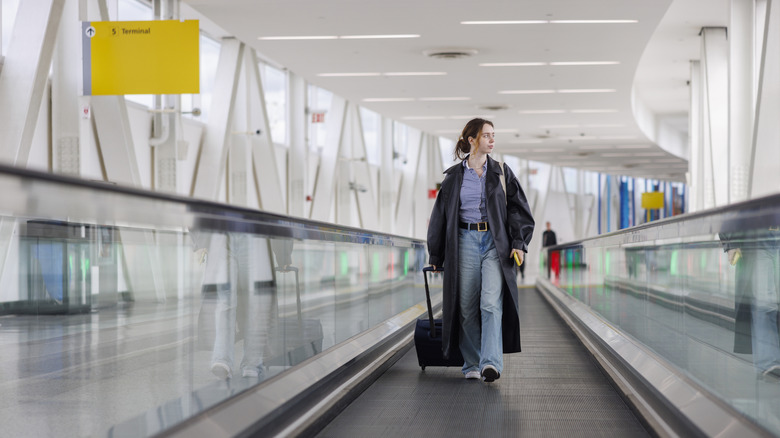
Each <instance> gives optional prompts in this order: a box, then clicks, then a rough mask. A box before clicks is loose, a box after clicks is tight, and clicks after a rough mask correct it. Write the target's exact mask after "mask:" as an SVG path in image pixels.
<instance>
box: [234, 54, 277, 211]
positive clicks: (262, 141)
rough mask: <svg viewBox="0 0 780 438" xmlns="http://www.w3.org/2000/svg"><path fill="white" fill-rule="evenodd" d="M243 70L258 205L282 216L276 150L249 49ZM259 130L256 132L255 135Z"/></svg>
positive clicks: (256, 60) (254, 61) (261, 87)
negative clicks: (245, 71)
mask: <svg viewBox="0 0 780 438" xmlns="http://www.w3.org/2000/svg"><path fill="white" fill-rule="evenodd" d="M244 57H245V58H246V60H247V61H246V62H245V66H246V68H247V84H248V88H247V96H248V99H247V107H246V111H247V114H246V121H247V125H246V128H247V132H252V130H253V129H254V130H255V132H254V133H253V134H248V135H249V136H248V137H246V138H248V139H249V142H250V144H251V149H252V161H253V163H254V166H253V172H254V180H255V184H256V185H257V191H258V197H259V199H258V205H259V207H260V208H261V209H263V210H266V211H272V212H275V213H282V214H283V213H285V212H286V208H285V203H284V202H285V201H284V193H285V192H284V190H282V187H284V186H283V185H282V181H281V179H280V177H279V168H278V167H277V164H276V151H275V148H274V144H273V141H272V139H271V124H270V123H269V122H268V113H267V110H266V108H267V107H266V106H265V92H264V91H263V83H262V81H261V80H260V71H259V67H258V65H259V63H258V59H257V56H256V55H255V52H254V51H253V50H247V51H246V53H245V54H244ZM258 131H259V132H258Z"/></svg>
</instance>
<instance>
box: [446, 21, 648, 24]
mask: <svg viewBox="0 0 780 438" xmlns="http://www.w3.org/2000/svg"><path fill="white" fill-rule="evenodd" d="M638 22H639V20H482V21H461V22H460V24H625V23H638Z"/></svg>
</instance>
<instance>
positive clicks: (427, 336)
mask: <svg viewBox="0 0 780 438" xmlns="http://www.w3.org/2000/svg"><path fill="white" fill-rule="evenodd" d="M428 272H443V269H436V270H434V269H433V267H430V266H427V267H425V268H423V277H424V278H425V299H426V303H428V318H427V319H418V320H417V326H416V327H415V328H414V348H415V349H416V350H417V363H418V364H419V365H420V367H421V368H422V369H423V370H424V369H425V367H427V366H433V367H462V366H463V356H461V354H460V350H459V349H456V350H455V351H453V352H452V354H450V358H449V359H444V356H443V355H442V352H441V329H442V323H441V319H433V309H432V308H431V292H430V290H428Z"/></svg>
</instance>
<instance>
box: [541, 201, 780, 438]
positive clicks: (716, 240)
mask: <svg viewBox="0 0 780 438" xmlns="http://www.w3.org/2000/svg"><path fill="white" fill-rule="evenodd" d="M546 252H547V254H545V257H544V263H543V271H542V272H544V273H546V275H547V278H548V279H549V280H550V281H551V282H552V283H553V284H554V285H555V286H556V287H558V288H559V289H560V290H561V291H563V292H564V293H567V294H569V295H570V296H572V297H574V298H576V299H578V300H579V301H581V302H583V303H585V304H586V305H588V306H589V307H590V308H591V309H592V310H594V311H595V312H597V313H599V314H600V315H601V316H603V317H604V318H605V319H606V320H607V321H609V322H610V323H611V324H612V325H613V326H615V327H617V328H619V329H620V330H621V331H622V332H623V333H625V334H627V335H628V336H630V337H633V338H634V339H635V340H637V341H639V342H641V343H642V344H644V345H645V346H647V347H649V348H650V349H651V350H652V351H653V352H655V353H656V354H658V355H659V356H661V357H663V358H664V359H666V361H668V362H669V363H671V364H672V365H673V366H675V367H676V368H677V369H678V370H679V371H680V372H682V373H684V374H685V375H686V376H688V377H689V378H690V379H691V380H692V381H694V382H697V383H698V384H699V385H700V386H701V387H703V388H704V389H705V390H706V391H708V392H710V393H711V394H712V395H714V396H715V397H716V398H719V399H720V400H722V401H724V402H726V403H727V404H729V405H730V406H732V407H733V408H734V409H735V410H736V411H738V412H740V413H742V414H743V415H744V416H745V417H747V418H748V419H749V420H750V421H752V422H755V423H757V424H759V425H760V426H762V427H763V428H765V429H766V430H767V431H769V432H770V433H772V434H775V435H780V409H778V406H779V405H778V401H779V400H780V327H779V326H778V316H780V315H779V314H778V308H779V307H780V304H779V303H780V196H771V197H767V198H762V199H756V200H753V201H749V202H745V203H741V204H735V205H732V206H728V207H724V208H720V209H717V210H713V211H707V212H700V213H696V214H690V215H683V216H678V217H675V218H672V219H667V220H663V221H659V222H658V223H655V224H647V225H644V226H639V227H635V228H631V229H627V230H623V231H620V232H616V233H611V234H607V235H604V236H600V237H595V238H592V239H586V240H583V241H579V242H573V243H569V244H563V245H559V246H555V247H550V248H548V249H546Z"/></svg>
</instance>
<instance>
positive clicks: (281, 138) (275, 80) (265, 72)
mask: <svg viewBox="0 0 780 438" xmlns="http://www.w3.org/2000/svg"><path fill="white" fill-rule="evenodd" d="M260 74H261V76H262V81H263V91H264V92H265V106H266V111H268V122H269V123H270V124H271V139H272V140H273V142H274V143H279V144H287V73H286V72H284V71H282V70H279V69H278V68H274V67H272V66H270V65H268V64H264V63H261V64H260Z"/></svg>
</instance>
